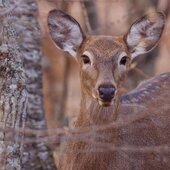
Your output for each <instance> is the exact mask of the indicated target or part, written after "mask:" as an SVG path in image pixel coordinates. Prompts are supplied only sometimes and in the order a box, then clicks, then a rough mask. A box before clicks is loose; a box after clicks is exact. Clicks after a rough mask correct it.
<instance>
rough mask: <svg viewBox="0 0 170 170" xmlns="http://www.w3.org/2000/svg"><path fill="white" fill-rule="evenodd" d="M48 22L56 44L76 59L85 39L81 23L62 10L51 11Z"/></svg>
mask: <svg viewBox="0 0 170 170" xmlns="http://www.w3.org/2000/svg"><path fill="white" fill-rule="evenodd" d="M47 22H48V27H49V32H50V35H51V37H52V39H53V41H54V42H55V44H56V45H57V46H58V47H59V48H60V49H62V50H64V51H66V52H68V53H70V54H71V55H72V56H74V57H75V56H76V53H77V49H78V48H79V47H80V46H81V44H82V42H83V40H84V39H85V35H84V34H83V31H82V29H81V27H80V25H79V23H78V22H77V21H76V20H75V19H74V18H73V17H71V16H70V15H67V14H65V13H64V12H62V11H60V10H52V11H50V12H49V14H48V19H47Z"/></svg>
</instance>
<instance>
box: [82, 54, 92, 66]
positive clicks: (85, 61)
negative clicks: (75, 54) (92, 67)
mask: <svg viewBox="0 0 170 170" xmlns="http://www.w3.org/2000/svg"><path fill="white" fill-rule="evenodd" d="M81 57H82V60H83V63H84V64H90V59H89V57H88V56H87V55H82V56H81Z"/></svg>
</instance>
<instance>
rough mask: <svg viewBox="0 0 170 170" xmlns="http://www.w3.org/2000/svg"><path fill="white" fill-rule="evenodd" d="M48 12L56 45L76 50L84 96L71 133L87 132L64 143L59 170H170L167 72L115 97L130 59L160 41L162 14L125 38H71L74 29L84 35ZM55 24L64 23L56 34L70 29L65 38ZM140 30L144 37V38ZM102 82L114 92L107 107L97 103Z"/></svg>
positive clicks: (169, 83) (68, 19)
mask: <svg viewBox="0 0 170 170" xmlns="http://www.w3.org/2000/svg"><path fill="white" fill-rule="evenodd" d="M50 14H51V15H49V21H48V24H49V28H50V33H51V35H52V38H53V40H54V41H55V43H56V44H57V45H58V46H59V47H60V48H62V49H63V50H65V51H68V52H69V53H70V54H75V53H76V52H77V55H76V60H77V61H78V64H79V67H80V79H81V89H82V91H81V94H82V97H81V106H80V113H79V115H78V117H77V121H76V122H75V129H76V130H80V131H83V132H84V131H85V132H84V133H82V134H81V133H80V134H79V136H77V135H76V136H74V137H73V138H71V139H70V140H69V141H67V142H65V143H63V146H62V151H61V155H60V161H59V166H58V169H60V170H162V169H163V170H168V169H170V130H169V129H170V123H169V122H170V93H169V91H170V73H165V74H162V75H159V76H156V77H154V78H152V79H150V80H147V81H145V82H143V83H142V84H140V85H139V86H138V87H137V88H136V89H134V90H133V91H131V92H130V93H128V94H126V95H124V96H120V95H119V89H120V87H121V83H122V82H123V80H124V79H125V77H126V74H127V72H128V69H129V66H130V64H131V60H132V58H134V57H136V56H137V55H139V54H142V53H145V52H147V50H151V49H152V48H153V47H154V46H155V44H157V42H158V41H159V38H160V36H161V34H162V31H163V27H164V16H163V14H162V13H155V15H154V16H157V18H156V19H155V20H152V19H150V18H151V17H143V18H142V19H141V20H139V21H137V22H135V24H134V25H132V27H131V29H130V31H129V34H127V36H125V38H123V37H112V36H90V37H85V36H84V34H82V35H80V39H79V38H78V37H77V36H76V37H75V38H74V36H75V31H77V32H78V34H81V32H82V31H81V28H80V26H79V24H78V23H77V22H76V21H75V20H74V19H73V18H71V17H69V16H68V15H67V14H64V13H63V12H62V11H55V10H54V11H52V12H51V13H50ZM151 16H153V15H151ZM157 20H158V21H157ZM55 24H56V25H57V26H58V27H59V28H60V27H61V26H62V25H63V24H64V28H62V27H61V29H60V30H62V29H66V32H67V31H69V37H67V35H66V36H65V35H64V34H63V31H61V32H60V30H59V32H57V34H56V33H55V27H56V25H55ZM70 28H71V29H70ZM155 28H156V29H155ZM143 30H144V31H145V32H146V33H147V34H146V36H145V37H144V36H143V35H144V34H143V32H142V31H143ZM153 31H154V34H153ZM57 36H58V37H59V38H61V37H62V41H59V40H60V39H57ZM126 40H127V41H126ZM148 40H149V41H148ZM147 45H148V46H147ZM148 48H149V49H148ZM85 52H88V54H89V55H90V56H89V58H90V63H88V64H85V63H83V58H82V55H83V54H84V53H85ZM122 52H124V54H125V55H126V56H127V62H126V64H125V66H123V70H122V66H120V64H119V59H120V57H123V56H121V54H122V55H124V54H123V53H122ZM132 56H133V57H132ZM103 84H104V85H107V84H112V85H114V86H115V88H116V90H117V91H116V94H115V97H114V101H113V103H112V104H111V105H110V106H108V107H103V105H102V104H101V103H100V96H99V92H98V89H99V86H100V85H103Z"/></svg>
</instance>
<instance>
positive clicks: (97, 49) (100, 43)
mask: <svg viewBox="0 0 170 170" xmlns="http://www.w3.org/2000/svg"><path fill="white" fill-rule="evenodd" d="M87 52H88V53H91V55H92V56H94V57H95V58H103V59H104V58H112V57H114V56H116V55H119V54H120V53H127V49H126V47H125V44H124V42H123V38H121V37H112V36H91V37H88V38H87V40H86V41H85V44H84V48H83V50H82V53H87Z"/></svg>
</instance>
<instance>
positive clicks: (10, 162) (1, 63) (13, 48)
mask: <svg viewBox="0 0 170 170" xmlns="http://www.w3.org/2000/svg"><path fill="white" fill-rule="evenodd" d="M4 3H5V2H4ZM0 8H1V9H2V8H3V9H4V8H5V4H1V7H0ZM0 21H1V25H0V127H3V128H4V129H5V128H10V129H13V131H12V130H11V131H10V132H0V169H1V170H7V169H8V170H14V169H17V170H20V169H21V156H22V147H23V145H22V142H18V141H22V139H23V134H20V133H17V132H16V131H15V128H22V129H23V128H24V125H25V116H26V104H27V95H26V94H27V93H26V90H25V75H24V71H23V62H22V57H21V54H20V52H19V48H18V45H17V37H16V32H15V31H14V28H13V24H12V23H11V22H10V15H4V16H3V17H2V16H1V17H0Z"/></svg>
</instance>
